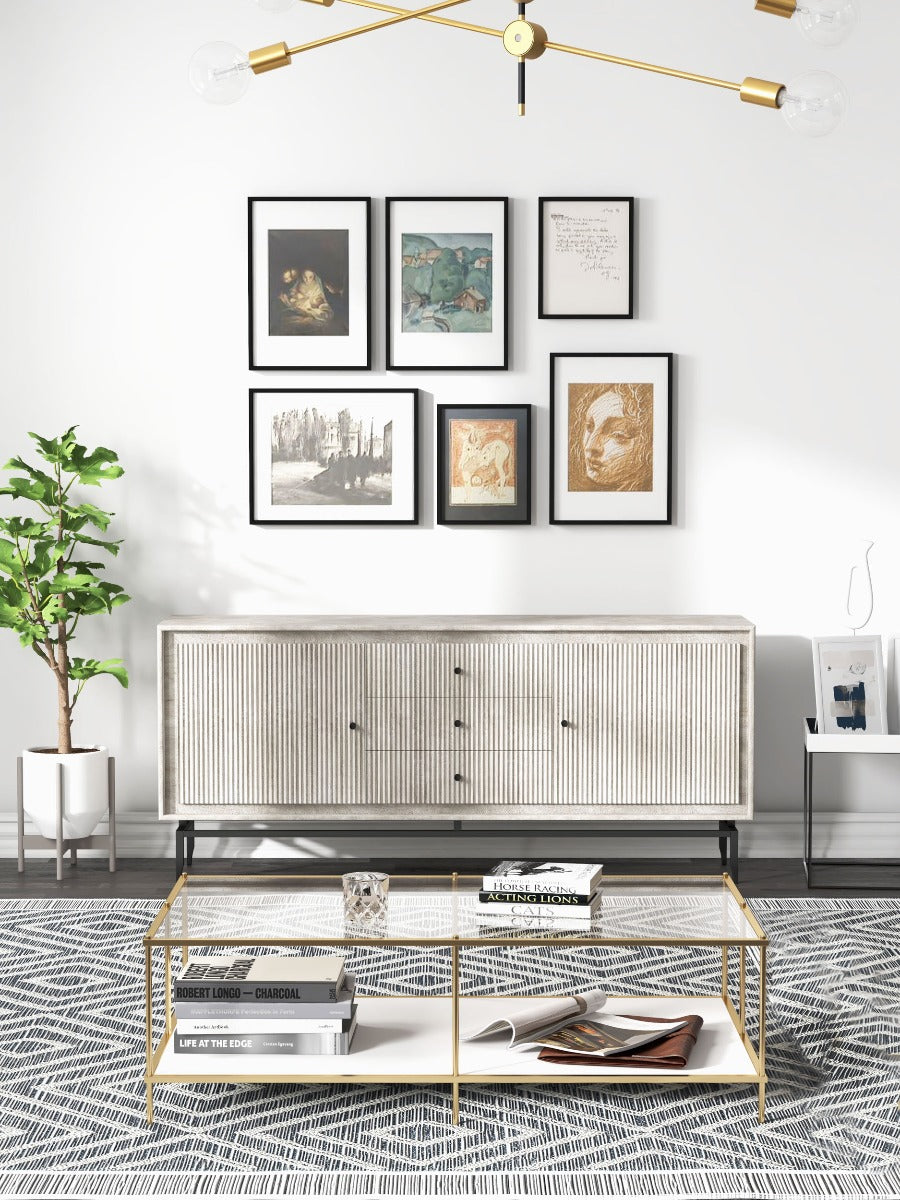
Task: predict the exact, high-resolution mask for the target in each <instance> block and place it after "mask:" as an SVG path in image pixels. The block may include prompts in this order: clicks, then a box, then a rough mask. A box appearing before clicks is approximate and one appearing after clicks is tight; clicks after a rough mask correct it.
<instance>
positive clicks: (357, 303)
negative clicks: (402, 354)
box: [247, 196, 372, 371]
mask: <svg viewBox="0 0 900 1200" xmlns="http://www.w3.org/2000/svg"><path fill="white" fill-rule="evenodd" d="M371 204H372V202H371V200H370V199H368V198H365V197H364V198H347V197H333V198H329V197H310V198H306V199H302V198H294V197H286V196H278V197H265V196H251V197H250V199H249V200H248V202H247V206H248V259H249V262H248V270H249V297H250V310H249V315H250V328H249V335H250V369H251V370H255V371H302V370H307V371H312V370H316V371H329V370H345V371H346V370H368V369H369V368H370V366H371V363H372V358H371V320H370V313H371V303H370V298H371V271H370V262H371V258H370V223H371V222H370V218H371Z"/></svg>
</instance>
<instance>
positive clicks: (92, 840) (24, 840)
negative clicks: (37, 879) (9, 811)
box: [16, 757, 116, 879]
mask: <svg viewBox="0 0 900 1200" xmlns="http://www.w3.org/2000/svg"><path fill="white" fill-rule="evenodd" d="M107 770H108V794H109V832H108V833H92V834H91V835H90V836H89V837H82V838H64V837H63V787H62V766H61V765H60V767H59V769H58V771H57V773H56V837H55V838H45V837H43V836H42V835H41V834H39V833H26V832H25V799H24V793H23V789H22V759H21V757H19V758H17V759H16V811H17V815H18V823H19V871H20V872H22V871H24V870H25V851H26V850H37V849H40V848H42V847H47V846H55V847H56V878H57V879H62V867H63V856H64V855H65V853H66V851H67V850H68V851H69V853H70V855H71V862H72V866H73V867H74V866H77V864H78V851H79V850H94V849H97V848H98V847H105V848H106V849H108V850H109V869H110V871H111V872H113V871H115V869H116V760H115V759H114V758H110V759H109V761H108V766H107Z"/></svg>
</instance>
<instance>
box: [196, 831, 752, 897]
mask: <svg viewBox="0 0 900 1200" xmlns="http://www.w3.org/2000/svg"><path fill="white" fill-rule="evenodd" d="M276 833H277V835H278V836H279V837H307V838H308V837H311V836H313V835H315V836H317V837H328V838H336V837H356V838H358V837H361V836H363V835H364V834H373V835H375V836H378V835H379V834H390V836H391V837H396V838H402V837H423V836H427V835H428V834H435V833H439V834H442V835H444V836H446V835H447V834H466V835H470V834H477V835H478V837H482V838H488V837H489V838H504V839H505V840H506V841H509V839H510V837H511V836H519V835H521V834H530V833H532V834H533V833H539V834H540V835H541V837H544V838H550V837H567V836H569V835H571V834H573V833H582V834H592V835H593V836H594V837H596V838H597V840H598V842H602V841H603V840H605V839H606V838H611V837H716V838H718V839H719V860H720V862H721V865H722V866H723V867H727V869H728V874H729V875H730V876H731V878H732V879H733V880H734V881H735V883H737V882H738V863H739V858H738V829H737V826H736V825H735V823H734V821H719V823H718V827H717V828H716V827H713V826H712V825H678V826H675V827H674V828H673V827H671V826H666V827H664V828H661V827H659V826H654V825H649V824H641V825H638V826H629V827H627V828H622V827H619V828H616V829H606V828H604V827H603V826H602V825H600V826H598V825H596V824H590V825H585V824H578V823H576V824H573V825H567V826H566V827H565V828H563V829H558V830H557V829H549V830H548V829H547V826H546V825H530V824H523V825H519V824H516V825H514V826H512V827H507V828H506V829H481V828H479V826H478V825H466V826H463V822H462V821H449V822H446V821H445V822H441V823H438V824H436V825H434V826H429V827H428V828H422V827H417V828H415V827H414V828H409V827H408V826H405V825H400V824H396V825H393V824H392V825H385V826H379V827H377V828H374V827H372V826H367V827H366V828H365V829H358V828H357V829H354V828H352V827H348V826H346V825H338V826H331V825H318V824H315V823H313V824H311V825H281V824H279V825H272V826H268V827H266V828H259V827H258V826H257V827H255V828H248V827H247V826H246V825H221V826H218V827H217V828H215V829H197V828H196V822H195V821H179V822H178V827H177V828H176V830H175V874H176V876H178V875H180V874H181V873H182V872H183V871H184V867H185V862H186V863H187V865H188V866H192V865H193V862H194V843H195V840H196V839H197V838H220V837H255V838H260V837H265V836H267V835H272V834H276ZM584 861H585V862H588V861H590V859H589V858H588V857H587V856H585V857H584ZM347 865H348V866H349V865H351V864H349V863H348V864H347ZM411 873H414V872H411Z"/></svg>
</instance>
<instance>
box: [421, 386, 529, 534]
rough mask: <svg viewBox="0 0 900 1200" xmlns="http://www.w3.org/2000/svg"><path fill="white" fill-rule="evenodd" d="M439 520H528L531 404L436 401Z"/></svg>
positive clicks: (492, 522) (474, 522)
mask: <svg viewBox="0 0 900 1200" xmlns="http://www.w3.org/2000/svg"><path fill="white" fill-rule="evenodd" d="M436 476H437V521H438V524H439V525H530V524H531V405H530V404H520V405H513V404H439V405H438V406H437V471H436Z"/></svg>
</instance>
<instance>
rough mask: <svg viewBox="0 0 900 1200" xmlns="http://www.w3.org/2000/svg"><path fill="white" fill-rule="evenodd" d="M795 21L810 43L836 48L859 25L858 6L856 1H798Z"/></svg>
mask: <svg viewBox="0 0 900 1200" xmlns="http://www.w3.org/2000/svg"><path fill="white" fill-rule="evenodd" d="M795 20H796V22H797V24H798V25H799V27H800V32H801V33H802V34H803V36H804V37H805V38H808V39H809V40H810V41H811V42H815V43H816V44H817V45H819V46H836V45H837V44H838V42H842V41H844V39H845V38H847V37H849V36H850V34H851V33H852V32H853V30H854V29H855V28H856V26H857V24H858V23H859V4H858V3H857V0H799V2H798V4H797V9H796V12H795Z"/></svg>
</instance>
